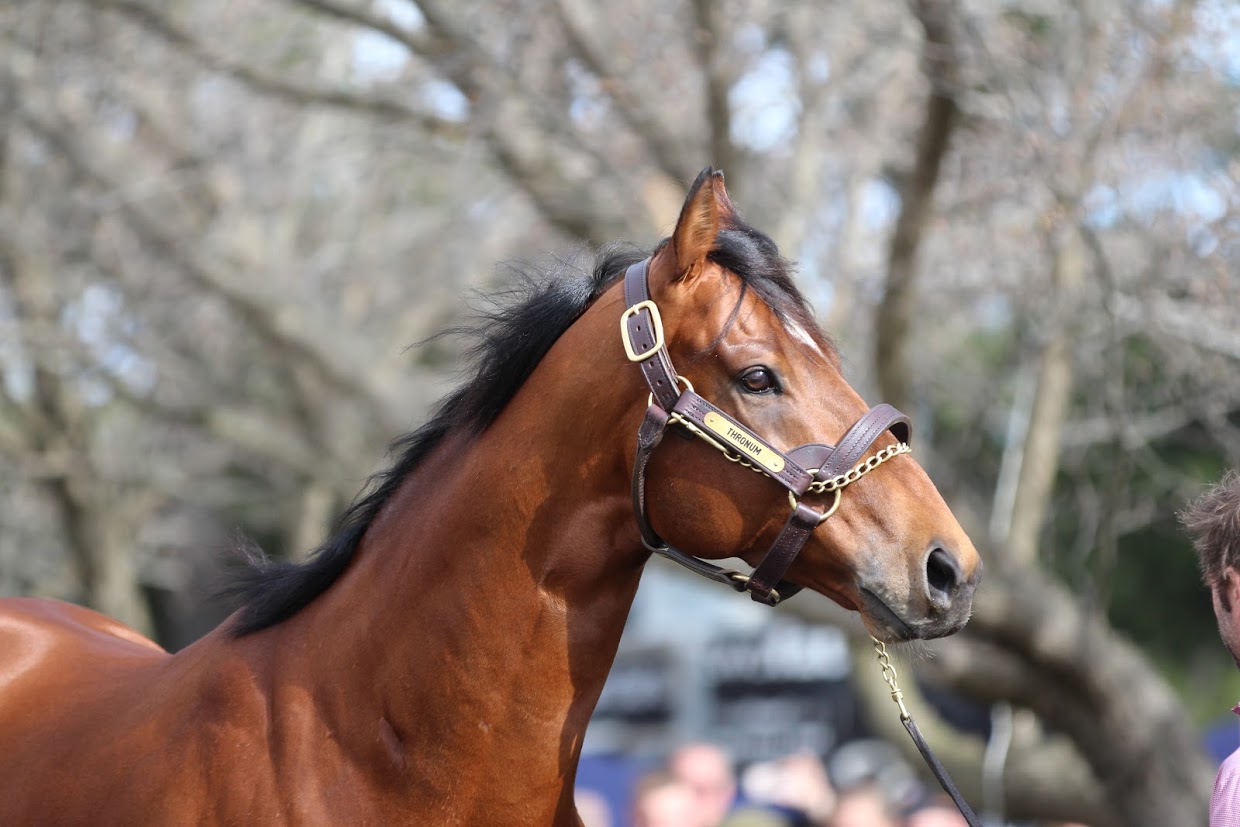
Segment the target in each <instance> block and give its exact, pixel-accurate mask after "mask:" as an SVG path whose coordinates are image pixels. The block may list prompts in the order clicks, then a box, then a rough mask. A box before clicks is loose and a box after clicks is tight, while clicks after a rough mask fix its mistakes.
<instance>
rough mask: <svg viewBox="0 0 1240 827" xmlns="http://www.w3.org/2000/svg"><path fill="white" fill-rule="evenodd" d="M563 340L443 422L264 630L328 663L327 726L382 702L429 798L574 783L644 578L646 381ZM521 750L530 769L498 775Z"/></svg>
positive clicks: (289, 665)
mask: <svg viewBox="0 0 1240 827" xmlns="http://www.w3.org/2000/svg"><path fill="white" fill-rule="evenodd" d="M570 332H572V331H570ZM608 332H610V331H608ZM600 335H601V334H600ZM575 338H576V339H578V340H580V339H581V338H582V337H581V336H580V335H579V336H577V337H575ZM614 350H616V351H618V350H619V346H618V345H617V346H616V347H615V348H614ZM557 351H564V352H563V353H557ZM571 351H572V347H571V345H567V344H566V345H565V347H563V348H562V347H561V345H560V343H557V346H556V347H555V348H553V350H552V352H551V354H549V355H548V358H547V359H545V360H544V361H545V362H547V363H548V364H545V365H542V366H540V368H539V370H537V371H536V372H535V373H534V375H533V376H531V377H530V380H529V381H527V383H526V386H525V387H523V388H522V389H521V390H520V391H519V392H518V394H517V396H516V397H515V398H514V399H513V400H512V402H510V404H509V405H508V407H507V408H506V409H505V411H504V412H503V413H502V414H501V415H500V417H499V418H498V419H497V420H496V421H495V422H494V423H493V424H492V425H491V426H490V427H489V428H488V429H486V430H485V431H484V432H482V433H481V434H479V435H476V436H467V435H461V434H458V435H455V436H449V437H448V438H447V439H446V440H445V443H444V444H443V445H441V446H440V447H439V448H437V449H436V450H435V451H434V452H432V454H431V455H430V456H429V457H428V458H427V460H426V461H425V462H424V463H423V464H422V466H420V467H419V468H418V469H417V470H416V471H415V472H414V473H413V474H412V475H411V477H410V478H409V479H408V480H407V481H406V482H405V483H404V484H403V485H402V486H401V487H399V488H398V490H397V492H396V493H395V495H394V496H393V498H392V500H391V501H390V502H389V503H388V505H387V506H386V507H385V508H384V509H383V510H382V512H381V513H380V515H379V516H378V517H377V518H376V520H375V521H374V522H373V523H372V524H371V526H370V528H369V530H368V531H367V534H366V537H365V539H364V540H363V542H362V546H361V547H360V549H359V552H358V556H357V559H356V560H355V561H354V563H353V564H352V565H351V566H350V568H349V569H348V570H347V571H346V573H345V575H344V576H343V577H342V579H341V581H340V582H338V583H337V584H335V585H334V586H333V587H332V588H331V589H330V590H329V591H328V592H326V593H325V594H324V595H323V596H322V597H320V598H319V599H318V600H316V601H315V602H314V603H312V604H311V605H310V606H308V607H307V608H306V609H304V610H303V611H302V612H301V613H300V614H298V615H297V616H295V617H294V618H292V619H291V620H290V621H288V622H286V623H285V624H282V627H284V628H281V627H276V629H275V630H273V631H276V632H278V634H279V636H280V637H282V638H284V642H282V643H280V644H277V645H278V647H279V649H280V650H281V651H282V652H283V653H284V654H282V655H280V656H279V657H280V659H281V660H282V661H283V663H282V664H281V669H280V674H284V675H288V676H293V675H296V676H297V677H296V678H289V680H292V681H294V682H296V683H298V684H300V685H303V686H304V685H313V684H314V682H315V681H316V680H317V681H318V682H319V683H320V689H319V690H316V691H321V692H322V697H321V698H318V699H317V700H316V703H315V705H314V706H315V708H316V709H317V710H319V711H320V713H321V714H322V715H324V716H327V717H331V716H335V717H336V718H338V719H339V720H337V721H334V722H331V726H332V729H333V730H334V731H335V732H343V731H346V729H347V727H348V726H349V725H351V724H352V723H353V722H354V721H356V719H357V718H358V717H359V716H361V717H363V718H365V717H366V716H369V719H370V721H371V722H372V723H373V722H374V721H376V720H383V721H384V722H386V725H387V726H390V728H391V731H392V735H394V738H393V737H392V736H387V741H388V743H389V746H390V747H391V749H392V750H393V752H394V754H395V753H397V752H399V753H402V756H401V758H400V761H402V762H405V763H404V766H405V767H406V768H407V770H408V772H409V774H410V775H411V776H413V777H414V780H415V782H416V783H414V784H412V785H411V789H426V788H428V787H429V788H433V791H434V794H433V795H428V797H429V798H431V799H436V800H438V799H440V798H442V797H444V796H447V797H449V798H452V797H457V796H463V797H465V798H466V799H468V796H469V795H471V794H472V795H473V796H475V798H474V799H473V800H474V801H475V802H476V801H479V800H481V798H479V797H480V796H484V795H487V796H496V795H499V796H501V797H503V796H508V797H509V799H510V801H509V804H510V805H513V804H514V802H515V799H516V798H518V797H519V796H520V795H521V794H523V793H524V792H525V791H533V790H541V792H539V793H538V795H540V796H541V799H540V800H543V801H545V800H546V798H547V796H546V788H547V787H548V786H549V785H550V786H557V785H558V787H559V788H560V789H561V790H563V789H567V790H569V791H570V794H571V786H572V785H571V779H572V776H573V773H574V772H575V768H576V761H577V757H578V755H579V751H580V746H581V740H582V736H583V735H584V731H585V728H586V724H587V723H588V720H589V716H590V713H591V712H592V711H593V708H594V705H595V702H596V701H597V698H598V695H599V692H600V691H601V689H602V685H603V682H604V680H605V679H606V676H607V672H608V670H609V669H610V667H611V663H612V660H613V658H614V656H615V652H616V648H617V646H618V644H619V639H620V634H621V632H622V631H623V627H624V622H625V619H626V617H627V615H628V611H629V608H630V605H631V603H632V600H633V597H634V595H635V593H636V590H637V585H638V579H639V577H640V572H641V566H642V564H643V563H644V562H645V559H646V553H645V552H644V551H642V550H641V546H640V543H639V541H638V537H637V532H636V529H635V527H634V523H633V514H632V507H631V503H630V500H629V494H628V477H627V473H628V464H627V462H626V459H625V456H626V454H627V453H628V452H629V451H630V450H631V447H632V439H633V436H632V435H633V434H634V433H635V431H636V424H637V423H636V414H637V413H638V407H637V406H635V403H634V400H639V399H640V398H641V397H642V394H641V391H640V385H639V384H638V382H637V381H634V380H633V379H632V378H629V379H624V378H617V374H618V373H619V374H623V375H628V374H632V373H636V372H635V371H627V370H625V367H626V366H625V365H624V364H623V363H622V362H621V363H619V365H618V368H619V370H617V365H616V363H615V362H614V361H612V360H610V359H604V360H601V361H603V362H604V364H606V363H608V362H611V369H610V371H609V372H608V373H603V374H598V375H593V376H592V375H591V373H590V371H589V367H588V364H586V365H583V363H582V360H581V359H580V358H575V359H569V358H568V353H569V352H571ZM589 361H591V360H586V362H587V363H588V362H589ZM568 380H571V381H568ZM630 384H631V385H632V388H629V387H628V385H630ZM591 385H593V387H592V386H591ZM637 404H638V405H639V404H640V403H637ZM630 419H631V420H633V421H632V422H628V421H627V420H630ZM294 639H295V640H296V641H301V642H302V645H300V646H298V645H290V644H291V643H293V642H294ZM305 641H313V645H312V646H306V645H305V643H304V642H305ZM330 664H340V665H341V666H342V668H332V667H331V666H330ZM372 728H373V727H372ZM372 741H373V737H372ZM394 760H395V759H394ZM513 766H521V767H522V768H523V769H522V772H521V773H518V775H520V776H522V778H521V781H520V788H519V789H513V790H503V789H501V788H502V787H503V784H502V782H501V781H499V780H498V779H501V778H503V777H510V776H512V775H513V772H512V769H511V768H512V767H513ZM497 769H498V770H502V772H497ZM539 818H541V816H538V817H536V818H535V820H538V819H539Z"/></svg>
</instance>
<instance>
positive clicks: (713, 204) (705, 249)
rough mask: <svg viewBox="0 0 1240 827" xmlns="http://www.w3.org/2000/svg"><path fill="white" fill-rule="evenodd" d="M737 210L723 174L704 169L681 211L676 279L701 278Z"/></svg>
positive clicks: (674, 246)
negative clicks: (724, 183)
mask: <svg viewBox="0 0 1240 827" xmlns="http://www.w3.org/2000/svg"><path fill="white" fill-rule="evenodd" d="M735 215H736V207H734V206H733V205H732V199H731V198H728V191H727V190H726V189H724V186H723V173H722V172H720V171H718V170H716V169H715V168H714V167H707V168H706V169H704V170H702V171H701V172H700V173H699V174H698V177H697V180H696V181H694V182H693V186H692V187H690V188H689V195H688V196H687V197H686V198H685V205H684V206H683V207H682V208H681V210H680V219H679V220H678V221H677V222H676V231H675V232H674V233H672V250H673V252H674V253H675V255H676V278H677V279H685V278H692V277H693V276H695V275H697V272H698V271H699V270H700V269H701V267H702V265H703V264H705V262H706V256H707V255H709V254H710V251H711V250H712V249H713V248H714V246H715V238H716V237H718V235H719V231H720V230H722V229H723V228H725V227H727V226H728V225H729V224H730V223H732V220H733V218H734V217H735Z"/></svg>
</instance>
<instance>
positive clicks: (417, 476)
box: [0, 176, 981, 825]
mask: <svg viewBox="0 0 1240 827" xmlns="http://www.w3.org/2000/svg"><path fill="white" fill-rule="evenodd" d="M731 210H732V207H731V204H730V202H729V201H728V200H727V196H726V193H724V191H723V185H722V180H721V179H720V178H718V177H717V176H704V177H703V178H702V179H699V185H698V186H696V187H695V189H694V191H693V192H692V193H690V197H689V199H688V201H687V202H686V208H685V211H684V213H683V214H682V218H681V222H680V224H679V225H678V227H677V229H676V232H675V234H674V236H673V239H672V242H671V243H670V244H668V245H665V246H664V247H663V248H662V249H661V251H660V252H659V253H658V254H657V255H656V256H655V258H654V260H653V262H652V264H651V270H650V273H651V275H650V278H651V289H652V292H653V294H654V296H655V298H656V300H657V301H658V302H659V305H660V307H661V309H662V312H663V317H664V320H665V324H666V326H667V338H668V341H669V347H670V348H671V349H672V351H673V354H674V356H675V357H676V364H678V365H680V366H682V370H684V371H685V373H686V375H687V376H688V378H689V379H690V380H691V381H692V382H693V384H694V386H695V387H696V389H697V390H698V392H699V393H701V394H702V395H703V396H705V397H707V398H709V399H711V400H712V401H714V402H716V404H719V405H721V406H723V407H724V408H726V409H727V410H728V411H729V412H731V413H733V414H734V415H735V416H736V417H737V418H738V419H740V420H741V421H742V422H745V423H746V424H747V425H749V426H751V427H753V428H754V429H755V431H757V432H760V433H762V434H763V435H765V436H767V437H768V438H769V439H771V440H772V441H774V442H776V443H777V444H779V445H780V446H782V447H784V448H787V447H790V446H793V445H798V444H802V443H806V442H814V441H832V440H835V439H837V438H838V437H839V436H840V434H842V433H843V431H844V430H845V428H847V426H848V425H849V424H851V423H852V422H853V421H855V420H856V419H857V417H858V416H859V415H860V414H862V413H864V412H865V410H866V405H865V404H864V403H863V402H862V400H861V399H860V397H859V396H858V395H857V394H856V393H855V392H854V391H853V390H852V389H851V388H850V387H849V386H848V385H847V384H846V383H845V381H844V380H843V378H842V377H841V375H840V373H839V370H838V364H837V361H836V359H835V356H834V353H833V351H831V350H830V348H829V346H828V345H827V344H826V343H825V341H823V340H822V339H821V337H820V336H818V335H817V334H816V332H811V333H810V334H809V335H807V332H806V331H804V330H799V329H794V330H789V329H787V328H785V327H784V326H783V325H781V324H780V322H779V321H778V319H777V318H776V317H775V315H774V313H773V312H772V311H771V310H770V309H769V308H768V307H767V306H766V305H765V304H763V303H762V302H761V301H760V300H758V299H757V297H756V296H755V295H754V293H753V291H749V292H748V294H747V295H746V297H745V298H744V301H743V303H742V305H741V307H740V312H739V314H738V315H737V316H736V319H735V323H734V324H732V325H731V327H730V328H729V327H728V326H727V323H728V319H729V317H730V315H731V312H732V309H733V307H734V305H735V302H736V299H737V297H738V295H739V290H738V288H739V282H738V281H737V279H736V277H735V276H734V275H733V274H730V273H729V272H727V271H725V270H723V269H722V268H721V267H719V266H718V265H716V264H714V263H713V262H711V261H710V260H708V259H707V253H708V252H709V251H710V247H711V244H712V243H713V240H714V238H715V234H716V233H717V232H718V231H719V230H720V228H721V227H723V226H725V225H726V224H727V222H728V221H729V220H730V214H731ZM622 303H623V302H622V298H621V295H620V292H619V285H613V287H612V288H611V289H609V290H608V291H607V292H606V293H605V294H604V295H603V296H602V297H601V298H600V299H599V300H598V301H596V302H595V303H594V304H593V305H592V306H591V307H590V309H589V310H588V311H587V312H586V313H585V314H584V315H583V316H582V317H581V318H580V319H579V320H578V321H577V322H576V323H575V324H573V325H572V326H571V327H570V328H569V329H568V330H567V332H566V333H564V334H563V335H562V336H561V337H560V339H559V340H558V341H557V342H556V344H555V345H554V346H553V347H552V349H551V351H550V352H549V353H548V354H547V355H546V357H545V358H544V359H543V360H542V362H541V363H540V364H539V366H538V368H537V369H536V370H535V371H534V373H533V374H532V375H531V376H530V378H529V379H528V380H527V381H526V382H525V384H524V385H523V386H522V387H521V389H520V390H519V391H518V393H517V395H516V396H515V397H514V398H513V399H512V401H511V402H510V403H509V404H508V405H507V406H506V407H505V409H504V410H503V412H502V413H501V414H500V415H499V417H498V418H497V419H496V420H495V422H494V423H493V424H492V425H491V426H490V427H489V428H487V429H486V430H485V431H483V432H482V433H481V434H478V435H466V434H458V435H455V436H450V437H448V438H447V439H445V440H444V441H443V442H442V443H441V444H440V445H439V446H438V447H437V448H436V449H435V450H434V451H433V452H432V453H431V454H430V455H429V456H428V457H427V459H426V460H425V461H424V462H422V464H421V465H420V466H419V467H418V468H417V469H416V470H415V471H414V472H413V473H412V474H411V475H410V476H409V477H408V479H406V480H405V481H404V483H403V485H402V487H401V488H400V489H399V490H398V492H397V494H396V496H395V497H393V499H392V500H391V501H390V502H388V503H387V505H386V506H385V507H384V509H383V511H382V512H381V513H380V514H379V516H378V518H377V519H376V520H374V522H373V523H372V524H371V525H370V526H369V528H368V530H367V533H366V535H365V538H364V540H363V541H362V544H361V546H360V547H359V549H358V552H357V556H356V559H354V560H353V562H352V563H351V564H350V566H349V568H348V569H347V570H346V571H345V573H344V575H343V576H342V577H341V578H340V579H339V580H338V581H337V582H336V583H334V584H333V585H332V586H331V587H330V588H329V589H328V590H327V591H326V592H324V593H323V594H322V595H321V596H319V597H318V598H317V599H315V600H314V601H313V602H312V603H311V604H309V605H308V606H307V607H306V608H304V609H302V610H301V611H299V612H297V613H296V614H294V615H293V616H292V617H291V618H289V619H287V620H285V621H284V622H281V623H278V624H276V625H274V626H271V627H269V628H265V629H261V630H260V631H257V632H253V633H251V634H248V635H244V636H240V637H238V636H236V635H234V634H231V633H230V630H229V627H230V624H232V623H234V622H235V620H233V621H228V622H226V623H225V624H224V625H223V626H222V627H220V628H219V629H217V630H215V631H214V632H212V633H210V634H208V635H207V636H206V637H204V638H203V639H202V640H200V641H198V642H197V643H195V644H194V645H192V646H190V647H189V648H187V649H185V650H184V651H182V652H179V653H177V654H175V655H168V654H166V653H164V652H163V651H162V650H160V649H159V648H158V647H157V646H155V645H154V644H153V643H151V642H150V641H147V640H145V639H143V638H141V637H140V636H138V635H136V634H135V633H133V632H132V631H129V630H127V629H125V628H124V627H122V626H120V625H119V624H117V623H115V622H114V621H111V620H109V619H107V618H105V617H103V616H101V615H99V614H96V613H94V612H91V611H89V610H86V609H82V608H79V607H75V606H71V605H67V604H61V603H56V602H51V601H44V600H33V599H11V600H5V601H0V823H3V824H92V825H101V824H117V825H132V824H193V823H208V824H246V825H250V824H282V823H308V824H375V825H391V824H423V825H425V824H444V825H448V824H488V825H489V824H531V825H545V824H557V825H560V824H575V823H577V819H576V814H575V810H574V808H573V804H572V787H573V777H574V773H575V771H576V766H577V759H578V755H579V753H580V749H581V740H582V736H583V734H584V732H585V728H586V723H587V721H588V719H589V716H590V713H591V711H592V710H593V708H594V705H595V702H596V700H597V698H598V695H599V692H600V691H601V689H602V685H603V681H604V679H605V678H606V676H607V672H608V670H609V669H610V667H611V663H612V659H613V657H614V655H615V651H616V647H617V645H618V642H619V639H620V633H621V631H622V629H623V627H624V621H625V617H626V616H627V614H628V611H629V607H630V604H631V602H632V599H633V597H634V594H635V593H636V590H637V584H638V579H639V576H640V573H641V569H642V566H643V564H644V563H645V561H646V559H647V553H646V552H645V551H643V549H642V546H641V543H640V542H639V539H638V533H637V529H636V527H635V524H634V516H633V510H632V505H631V502H630V499H629V478H630V474H631V472H632V463H633V457H632V453H633V440H634V434H635V433H636V430H637V426H638V423H639V421H640V419H641V416H642V412H643V409H644V407H645V401H646V393H647V392H646V390H645V389H644V385H643V383H642V380H641V377H640V374H639V371H638V370H637V369H636V368H635V367H633V366H632V365H630V364H628V363H627V362H626V361H625V358H624V355H623V351H622V347H621V343H620V339H619V336H618V330H617V320H618V319H619V317H620V313H621V310H622V309H623V307H622V306H621V305H622ZM725 330H726V334H725V335H724V336H723V338H722V339H721V340H720V341H718V342H717V343H716V341H715V340H716V337H717V336H718V335H719V334H720V333H721V331H725ZM702 350H705V351H706V352H707V354H708V355H707V356H706V357H705V358H695V356H696V355H697V354H698V353H699V351H702ZM755 364H763V365H767V366H769V367H771V368H772V369H774V370H775V371H776V372H777V373H778V374H779V376H780V378H781V382H782V383H783V386H784V390H785V392H784V393H783V394H780V395H772V394H767V395H763V396H753V395H748V394H745V393H744V392H743V391H741V390H740V389H739V387H738V384H737V382H736V377H737V375H738V374H739V372H740V371H742V370H744V369H746V368H747V367H750V366H752V365H755ZM887 439H890V437H887V438H885V439H884V440H883V441H880V442H879V443H878V445H877V446H876V447H878V448H881V447H883V446H884V445H886V444H888V443H887V441H886V440H887ZM658 451H659V453H658V455H657V456H656V458H655V461H654V462H653V463H652V467H651V471H650V475H649V494H648V500H649V504H650V512H651V516H652V521H653V524H654V525H655V527H656V528H657V529H658V531H659V532H660V533H661V534H663V535H664V536H665V537H667V538H668V539H669V540H670V541H672V542H675V543H676V544H677V545H678V546H680V547H681V548H683V549H684V550H686V551H689V552H691V553H695V554H697V555H699V556H702V557H706V558H720V557H726V556H732V555H734V554H737V555H739V556H742V557H745V558H746V559H747V560H748V561H749V562H751V563H753V562H756V560H755V556H756V555H759V554H761V553H762V551H764V550H765V549H766V548H767V547H768V546H769V545H770V542H771V539H772V538H773V536H774V535H775V533H777V532H778V530H779V527H780V525H781V524H782V523H783V521H784V519H785V517H786V513H787V508H788V506H787V500H786V497H785V495H784V493H783V492H782V489H780V488H779V487H778V486H776V485H773V484H771V482H770V481H769V480H766V479H764V478H762V477H760V476H759V475H757V474H754V473H751V472H749V471H746V470H744V469H741V468H739V467H736V466H734V465H731V464H729V463H727V462H725V461H724V460H723V459H722V457H721V456H720V455H719V454H718V453H717V452H715V451H713V450H712V449H710V448H709V447H707V446H705V445H703V444H702V443H701V442H700V441H696V440H694V441H688V440H679V439H668V440H665V441H664V443H663V445H662V446H660V448H659V449H658ZM932 548H941V549H944V550H946V551H947V552H948V553H949V554H950V555H951V556H952V558H953V559H954V560H955V561H956V563H957V564H958V566H959V568H960V571H961V574H962V578H963V587H962V588H961V589H960V591H959V593H958V594H957V596H956V599H955V600H954V602H953V604H952V605H951V606H950V607H948V608H944V607H942V606H937V607H936V606H935V605H932V604H931V603H930V601H929V600H928V598H927V589H926V583H925V581H926V558H927V554H928V552H929V550H930V549H932ZM980 570H981V563H980V560H979V559H978V557H977V554H976V552H975V551H974V549H973V547H972V545H971V544H970V543H969V541H968V539H967V538H966V537H965V536H964V534H963V532H962V531H961V529H960V527H959V526H958V525H957V523H956V521H955V519H954V518H953V517H952V515H951V513H950V511H949V510H948V509H947V507H946V505H945V504H944V503H943V501H942V499H941V498H940V496H939V495H938V493H937V492H936V491H935V489H934V487H933V485H932V484H931V483H930V481H929V479H928V478H927V477H926V475H925V473H924V472H923V471H922V470H921V468H920V467H919V466H918V465H917V463H916V462H915V461H913V460H912V459H911V458H909V457H899V458H896V459H894V460H892V461H891V462H889V463H887V464H886V465H885V466H884V467H883V468H881V469H880V470H879V471H877V472H875V473H874V474H871V475H869V476H867V477H865V478H864V479H862V480H861V481H859V482H858V483H856V484H854V485H852V486H850V487H849V488H848V490H847V491H846V492H845V495H844V503H843V505H842V507H841V508H840V510H839V513H838V514H837V515H836V516H835V517H833V518H832V519H831V520H830V521H829V522H828V523H827V524H826V525H824V526H823V527H822V528H820V529H819V530H818V531H817V532H815V534H814V536H813V537H812V538H811V539H810V541H809V543H808V544H807V546H806V548H805V551H804V552H803V553H802V554H801V556H800V557H799V558H798V559H797V561H796V562H795V563H794V564H793V567H792V568H791V570H790V571H789V573H788V577H789V578H790V579H792V580H794V581H796V582H798V583H801V584H803V585H804V586H806V587H808V588H810V589H813V590H816V591H818V592H820V593H822V594H826V595H828V596H830V597H832V598H834V599H835V600H837V601H838V602H840V603H841V604H843V605H845V606H846V607H849V608H858V609H860V611H861V613H862V616H863V619H864V620H865V622H866V623H867V625H868V626H869V628H870V629H871V631H873V632H874V633H875V634H877V635H878V636H880V637H883V638H886V639H894V638H897V637H907V636H917V637H932V636H937V635H941V634H948V633H951V632H953V631H955V630H956V629H958V628H959V627H960V626H961V625H962V624H963V623H964V621H965V619H966V618H967V615H968V610H969V602H970V599H971V595H972V591H973V587H974V585H975V584H976V582H977V578H978V576H979V574H980ZM738 599H740V598H738ZM800 599H802V600H805V599H812V598H811V597H802V598H800ZM875 600H879V601H881V602H882V603H883V604H885V606H886V607H887V608H888V609H889V610H890V613H891V614H893V615H894V616H895V617H896V618H898V624H903V626H900V625H897V624H893V623H892V620H891V618H890V617H889V616H887V615H886V614H884V613H882V612H879V613H878V614H875V613H874V611H872V609H873V607H874V606H875V605H876V604H875V602H874V601H875Z"/></svg>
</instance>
